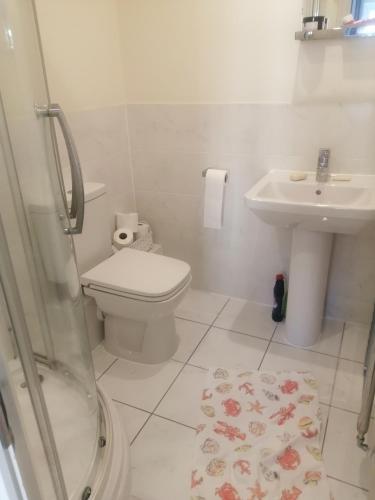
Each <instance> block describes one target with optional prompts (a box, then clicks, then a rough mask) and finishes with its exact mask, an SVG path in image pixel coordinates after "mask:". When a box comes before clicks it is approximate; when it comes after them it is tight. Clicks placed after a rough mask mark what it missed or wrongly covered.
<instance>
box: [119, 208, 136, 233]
mask: <svg viewBox="0 0 375 500" xmlns="http://www.w3.org/2000/svg"><path fill="white" fill-rule="evenodd" d="M122 227H127V228H129V229H131V230H132V232H133V233H136V232H137V231H138V214H137V213H136V212H132V213H126V214H123V213H120V212H117V214H116V228H117V229H120V228H122Z"/></svg>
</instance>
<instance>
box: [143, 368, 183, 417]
mask: <svg viewBox="0 0 375 500" xmlns="http://www.w3.org/2000/svg"><path fill="white" fill-rule="evenodd" d="M180 364H181V365H182V366H181V369H180V370H179V371H178V373H177V375H176V376H175V377H174V378H173V380H172V382H171V383H170V384H169V386H168V388H167V390H166V391H165V392H164V394H163V395H162V397H161V398H160V400H159V401H158V403H157V404H156V405H155V406H154V409H153V410H152V412H151V414H152V415H154V414H155V410H156V409H157V408H158V406H159V405H160V403H161V402H162V401H163V399H164V398H165V396H166V395H167V393H168V392H169V389H170V388H171V387H172V385H173V384H174V383H175V382H176V380H177V379H178V377H179V376H180V374H181V372H182V370H183V369H184V368H185V365H186V363H180Z"/></svg>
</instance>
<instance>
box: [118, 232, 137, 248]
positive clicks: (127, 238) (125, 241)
mask: <svg viewBox="0 0 375 500" xmlns="http://www.w3.org/2000/svg"><path fill="white" fill-rule="evenodd" d="M133 241H134V235H133V231H132V229H131V228H129V227H120V229H117V231H115V234H114V235H113V244H114V245H115V247H117V248H124V247H128V246H129V245H131V244H132V243H133Z"/></svg>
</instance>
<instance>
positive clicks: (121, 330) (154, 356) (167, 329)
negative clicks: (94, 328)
mask: <svg viewBox="0 0 375 500" xmlns="http://www.w3.org/2000/svg"><path fill="white" fill-rule="evenodd" d="M178 343H179V341H178V337H177V334H176V325H175V319H174V316H173V314H171V315H169V316H164V317H162V318H159V319H155V318H153V320H152V321H150V322H147V323H146V322H142V321H137V320H134V319H127V318H122V317H119V316H112V315H108V316H105V320H104V346H105V348H106V350H107V351H108V352H110V353H111V354H113V355H114V356H117V357H120V358H125V359H129V360H130V361H136V362H138V363H149V364H154V363H163V362H164V361H168V360H169V359H170V358H171V357H172V356H173V354H174V353H175V352H176V350H177V347H178Z"/></svg>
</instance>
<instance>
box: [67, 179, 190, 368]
mask: <svg viewBox="0 0 375 500" xmlns="http://www.w3.org/2000/svg"><path fill="white" fill-rule="evenodd" d="M112 224H113V223H112V217H111V213H110V210H109V205H108V199H107V194H106V187H105V185H104V184H99V183H85V221H84V228H83V232H82V234H80V235H75V236H74V243H75V249H76V257H77V265H78V270H79V272H80V275H81V285H82V289H83V293H84V295H86V296H87V297H92V298H93V299H94V300H95V302H96V305H97V308H98V313H99V316H100V317H101V318H102V319H104V345H105V348H106V350H107V351H109V352H110V353H112V354H113V355H115V356H118V357H122V358H126V359H130V360H133V361H138V362H141V363H161V362H163V361H166V360H168V359H170V358H171V357H172V356H173V354H174V353H175V352H176V349H177V347H178V337H177V334H176V327H175V320H174V311H175V309H176V307H177V306H178V305H179V303H180V302H181V300H182V299H183V297H184V295H185V294H186V292H187V290H188V288H189V285H190V282H191V270H190V266H189V265H188V264H187V263H186V262H183V261H181V260H177V259H173V258H171V257H165V256H163V255H158V254H154V253H148V252H142V251H140V250H133V249H131V248H124V249H122V250H120V251H119V252H116V253H114V254H113V250H112V241H111V240H112V238H111V236H112V231H113V227H112Z"/></svg>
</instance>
